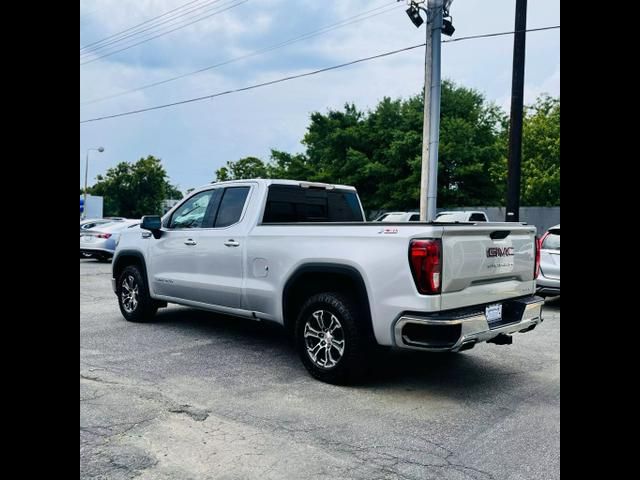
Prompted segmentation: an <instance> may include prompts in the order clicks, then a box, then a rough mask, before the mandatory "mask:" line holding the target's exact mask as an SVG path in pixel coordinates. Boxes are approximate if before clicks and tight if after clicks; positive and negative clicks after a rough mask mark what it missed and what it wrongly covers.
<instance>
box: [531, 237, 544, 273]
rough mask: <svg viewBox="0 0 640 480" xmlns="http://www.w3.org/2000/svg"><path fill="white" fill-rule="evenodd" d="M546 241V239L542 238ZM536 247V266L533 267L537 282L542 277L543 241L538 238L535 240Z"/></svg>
mask: <svg viewBox="0 0 640 480" xmlns="http://www.w3.org/2000/svg"><path fill="white" fill-rule="evenodd" d="M542 238H543V239H544V237H542ZM534 246H535V249H536V264H535V266H534V267H533V279H534V280H535V279H536V278H538V275H540V248H541V247H542V240H541V239H539V238H538V237H536V238H535V241H534Z"/></svg>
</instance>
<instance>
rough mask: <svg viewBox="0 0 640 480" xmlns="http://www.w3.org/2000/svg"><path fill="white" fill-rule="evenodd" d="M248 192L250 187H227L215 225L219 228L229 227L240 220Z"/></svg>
mask: <svg viewBox="0 0 640 480" xmlns="http://www.w3.org/2000/svg"><path fill="white" fill-rule="evenodd" d="M248 193H249V187H229V188H226V189H225V191H224V194H223V196H222V200H221V201H220V208H219V209H218V215H217V217H216V223H215V226H216V227H217V228H219V227H228V226H229V225H233V224H234V223H237V222H238V220H240V215H241V214H242V210H243V209H244V202H245V201H246V199H247V194H248Z"/></svg>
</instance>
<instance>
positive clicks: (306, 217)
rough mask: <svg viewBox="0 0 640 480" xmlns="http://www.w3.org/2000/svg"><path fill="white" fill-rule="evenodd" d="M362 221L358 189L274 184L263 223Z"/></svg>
mask: <svg viewBox="0 0 640 480" xmlns="http://www.w3.org/2000/svg"><path fill="white" fill-rule="evenodd" d="M363 221H364V218H363V216H362V211H361V210H360V202H359V201H358V196H357V195H356V193H355V192H353V191H348V190H325V189H324V188H322V189H314V188H302V187H298V186H296V185H271V186H270V187H269V194H268V195H267V205H266V207H265V211H264V217H263V219H262V223H289V222H363Z"/></svg>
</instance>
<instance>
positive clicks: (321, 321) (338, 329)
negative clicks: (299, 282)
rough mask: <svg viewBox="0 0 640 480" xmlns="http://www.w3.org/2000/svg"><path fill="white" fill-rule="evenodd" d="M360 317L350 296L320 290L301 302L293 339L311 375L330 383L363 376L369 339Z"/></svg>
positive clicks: (350, 381)
mask: <svg viewBox="0 0 640 480" xmlns="http://www.w3.org/2000/svg"><path fill="white" fill-rule="evenodd" d="M361 320H362V319H361V318H360V312H359V310H358V309H357V308H356V306H355V305H354V303H353V302H352V301H351V299H349V298H348V297H346V296H344V295H342V294H339V293H333V292H327V293H319V294H316V295H313V296H312V297H311V298H309V299H308V300H307V301H306V302H305V303H304V305H303V306H302V308H301V309H300V314H299V315H298V319H297V322H296V330H295V340H296V347H297V349H298V352H299V354H300V358H301V360H302V363H303V364H304V366H305V367H306V369H307V370H308V371H309V373H310V374H311V375H312V376H313V377H315V378H317V379H318V380H321V381H323V382H327V383H333V384H346V383H352V382H355V381H358V380H361V379H362V377H364V375H365V374H366V366H367V356H368V352H369V349H370V344H371V342H370V340H369V338H368V336H367V334H366V332H365V331H364V329H363V328H362V324H361V323H360V322H361Z"/></svg>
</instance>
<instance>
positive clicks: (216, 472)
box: [80, 260, 560, 480]
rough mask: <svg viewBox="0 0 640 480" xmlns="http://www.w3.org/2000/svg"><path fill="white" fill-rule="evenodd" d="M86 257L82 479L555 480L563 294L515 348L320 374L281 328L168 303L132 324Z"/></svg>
mask: <svg viewBox="0 0 640 480" xmlns="http://www.w3.org/2000/svg"><path fill="white" fill-rule="evenodd" d="M110 268H111V265H110V264H101V263H98V262H96V261H94V260H80V477H81V478H83V479H130V478H138V479H181V480H188V479H216V480H222V479H258V478H259V479H285V478H286V479H291V478H294V479H307V478H330V479H367V480H369V479H395V478H398V479H456V480H457V479H459V480H464V479H478V480H486V479H491V480H499V479H510V480H524V479H536V480H537V479H556V478H560V299H559V298H556V299H550V300H548V302H547V304H546V305H545V308H544V318H545V321H544V322H543V323H542V325H541V326H540V327H538V328H537V329H535V330H534V331H532V332H529V333H526V334H516V335H515V336H514V342H513V345H510V346H498V345H489V344H481V345H479V346H477V347H476V348H474V349H472V350H470V351H467V352H464V353H460V354H454V355H447V354H445V355H438V354H426V353H420V352H418V353H414V352H389V353H387V354H384V355H382V356H380V357H378V358H376V359H375V362H374V363H375V366H374V369H375V374H374V375H373V376H372V378H371V379H370V380H369V381H368V382H367V383H366V384H364V385H360V386H357V387H337V386H332V385H326V384H323V383H320V382H318V381H316V380H313V379H312V378H311V377H310V376H309V375H308V374H307V373H306V370H305V369H304V367H303V366H302V364H301V363H300V361H299V360H298V358H297V356H296V354H295V352H294V351H293V349H292V347H291V345H290V344H289V342H288V341H287V339H286V337H285V336H284V334H283V332H281V331H280V330H279V329H278V328H276V327H273V326H270V325H266V324H261V323H258V322H253V321H249V320H241V319H234V318H230V317H222V316H219V315H214V314H210V313H205V312H199V311H196V310H193V309H189V308H184V307H178V306H170V307H169V308H166V309H162V310H160V311H159V313H158V316H157V320H156V321H155V322H154V323H150V324H133V323H128V322H126V321H125V320H124V319H123V318H122V317H121V315H120V312H119V310H118V306H117V302H116V298H115V296H114V294H113V293H112V291H111V286H110Z"/></svg>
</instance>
